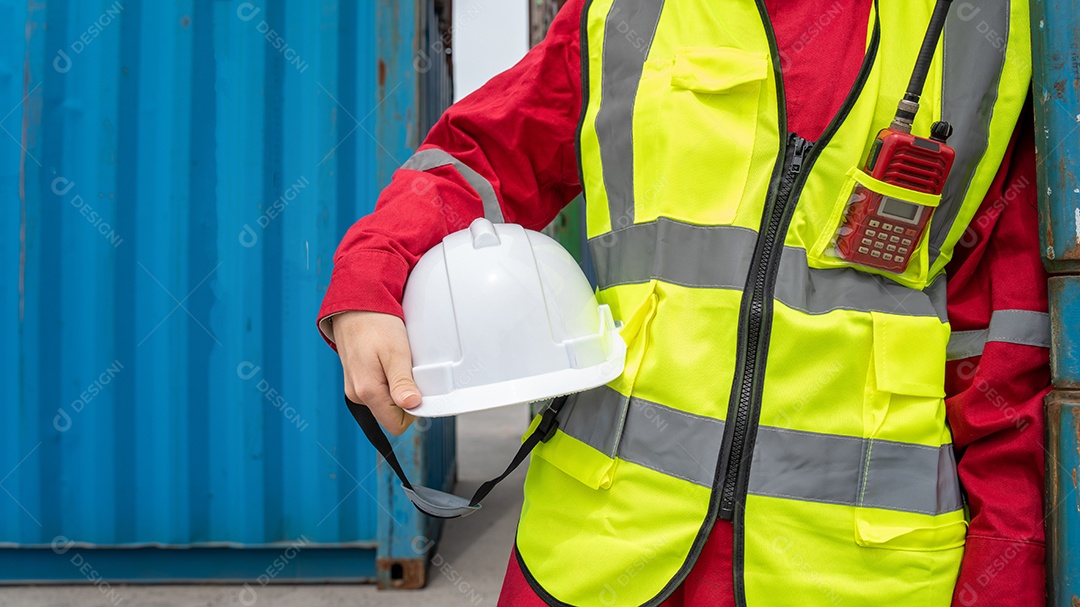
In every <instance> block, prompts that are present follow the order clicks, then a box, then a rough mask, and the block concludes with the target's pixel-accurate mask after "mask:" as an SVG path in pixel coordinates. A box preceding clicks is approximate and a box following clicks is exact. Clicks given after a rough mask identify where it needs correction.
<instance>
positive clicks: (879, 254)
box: [870, 251, 881, 257]
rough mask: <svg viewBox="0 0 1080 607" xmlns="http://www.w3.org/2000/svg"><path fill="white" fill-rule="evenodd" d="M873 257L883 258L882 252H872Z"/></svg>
mask: <svg viewBox="0 0 1080 607" xmlns="http://www.w3.org/2000/svg"><path fill="white" fill-rule="evenodd" d="M870 255H871V256H872V257H881V251H870Z"/></svg>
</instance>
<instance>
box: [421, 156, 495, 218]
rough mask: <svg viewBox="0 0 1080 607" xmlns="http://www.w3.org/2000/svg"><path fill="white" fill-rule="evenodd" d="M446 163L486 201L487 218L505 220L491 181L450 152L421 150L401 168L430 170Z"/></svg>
mask: <svg viewBox="0 0 1080 607" xmlns="http://www.w3.org/2000/svg"><path fill="white" fill-rule="evenodd" d="M446 165H451V166H453V167H454V168H455V169H457V172H458V173H460V174H461V176H462V177H463V178H464V179H465V181H466V182H468V184H469V185H470V186H472V189H474V190H476V193H477V195H479V196H480V201H481V202H483V203H484V218H485V219H487V220H488V221H490V222H492V223H503V222H504V221H505V220H504V219H503V214H502V208H501V207H499V198H498V197H497V196H496V195H495V188H493V187H491V182H490V181H488V180H487V179H484V178H483V177H482V176H481V175H480V173H477V172H476V171H474V170H472V169H471V168H469V167H468V166H467V165H466V164H465V163H464V162H461V161H460V160H458V159H457V158H454V157H453V156H451V155H450V154H449V153H447V152H444V151H443V150H440V149H437V148H432V149H427V150H420V151H419V152H417V153H415V154H413V155H412V158H409V159H408V160H406V161H405V164H403V165H401V168H403V169H412V170H414V171H428V170H431V169H434V168H435V167H441V166H446Z"/></svg>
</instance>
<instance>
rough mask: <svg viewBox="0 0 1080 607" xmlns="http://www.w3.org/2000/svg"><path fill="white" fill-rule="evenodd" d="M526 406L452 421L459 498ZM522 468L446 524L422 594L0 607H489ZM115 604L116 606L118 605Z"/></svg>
mask: <svg viewBox="0 0 1080 607" xmlns="http://www.w3.org/2000/svg"><path fill="white" fill-rule="evenodd" d="M528 417H529V414H528V409H527V408H526V407H525V406H517V407H504V408H502V409H495V410H492V411H487V412H483V413H473V414H469V415H464V416H461V417H460V418H458V462H459V463H458V476H459V479H460V480H459V481H458V486H457V490H456V492H457V493H458V495H464V496H468V495H472V493H473V491H475V490H476V488H477V487H478V486H479V485H480V483H482V482H484V481H486V480H488V479H490V478H492V477H494V476H497V475H498V474H499V473H501V472H502V470H503V468H505V466H506V464H507V463H508V462H509V461H510V458H511V457H512V456H513V454H514V452H516V451H517V447H518V445H519V440H520V437H521V434H522V432H523V431H524V430H525V428H526V426H527V425H528V421H529V419H528ZM525 468H526V465H525V464H522V466H521V468H519V469H518V470H517V471H515V472H514V474H512V475H511V476H510V477H509V478H507V479H506V480H505V481H503V482H502V483H501V484H500V485H499V486H498V487H497V488H495V490H494V491H493V492H492V493H491V494H490V495H489V496H488V497H487V499H485V500H484V507H483V509H482V510H481V511H480V512H477V513H476V514H474V515H472V516H468V517H466V518H462V519H454V520H450V521H447V522H446V524H445V527H444V528H443V535H442V539H441V540H440V542H439V545H438V546H437V548H436V556H434V557H433V562H434V563H437V564H439V565H440V566H439V567H435V566H432V567H431V568H430V569H429V570H428V580H429V582H428V586H427V588H424V589H423V590H398V591H379V590H376V589H375V587H374V586H370V585H341V584H334V585H271V586H266V587H263V588H258V596H257V599H256V601H255V602H252V601H251V600H250V598H248V597H244V599H245V600H243V601H241V596H240V590H241V589H242V586H239V585H183V586H180V585H176V586H161V585H155V586H116V587H115V590H116V593H115V595H114V596H113V597H109V598H106V597H105V596H103V595H102V594H101V592H100V591H99V590H98V589H97V588H95V587H92V586H20V587H0V607H117V606H118V605H119V606H121V607H122V606H132V607H143V606H145V607H224V606H230V607H231V606H236V605H243V606H245V607H250V606H251V605H258V606H259V607H278V606H280V607H321V606H324V605H325V606H333V607H337V606H340V607H346V606H348V607H366V606H371V605H378V606H380V607H406V606H412V605H422V606H424V607H457V606H459V605H460V606H466V605H468V606H472V607H476V606H480V605H490V606H494V605H495V604H496V603H497V602H498V599H499V587H500V585H501V584H502V577H503V573H504V572H505V570H506V562H507V559H508V558H509V556H510V547H511V545H512V543H513V539H514V526H515V525H516V523H517V517H518V511H519V509H520V508H521V486H522V482H523V481H524V478H525V474H524V473H525ZM117 598H119V599H120V600H119V602H117Z"/></svg>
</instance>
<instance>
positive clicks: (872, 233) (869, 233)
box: [866, 230, 877, 236]
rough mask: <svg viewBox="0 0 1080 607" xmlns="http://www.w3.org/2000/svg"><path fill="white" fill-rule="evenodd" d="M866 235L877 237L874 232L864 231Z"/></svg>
mask: <svg viewBox="0 0 1080 607" xmlns="http://www.w3.org/2000/svg"><path fill="white" fill-rule="evenodd" d="M866 235H867V236H876V235H877V232H875V231H873V230H867V231H866Z"/></svg>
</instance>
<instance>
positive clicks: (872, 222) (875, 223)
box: [870, 219, 881, 228]
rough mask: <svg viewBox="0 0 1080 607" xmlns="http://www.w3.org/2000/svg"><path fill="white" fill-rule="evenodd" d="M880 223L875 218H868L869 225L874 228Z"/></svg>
mask: <svg viewBox="0 0 1080 607" xmlns="http://www.w3.org/2000/svg"><path fill="white" fill-rule="evenodd" d="M880 225H881V223H879V222H878V221H877V220H874V219H871V220H870V227H871V228H876V227H878V226H880Z"/></svg>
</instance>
